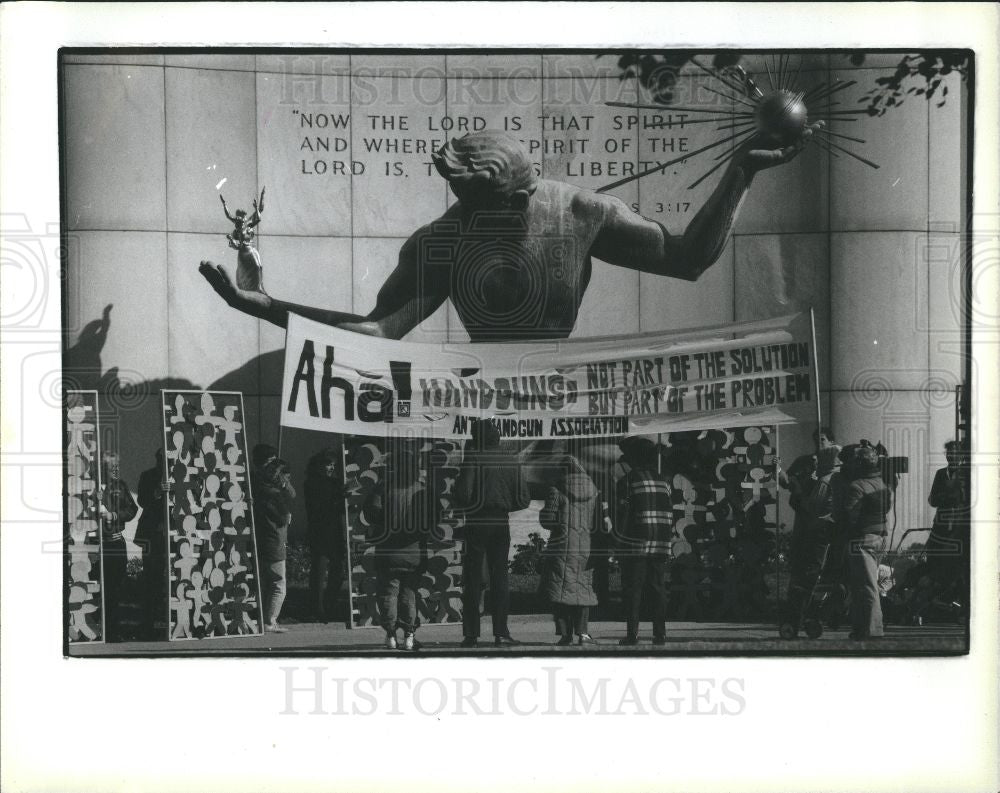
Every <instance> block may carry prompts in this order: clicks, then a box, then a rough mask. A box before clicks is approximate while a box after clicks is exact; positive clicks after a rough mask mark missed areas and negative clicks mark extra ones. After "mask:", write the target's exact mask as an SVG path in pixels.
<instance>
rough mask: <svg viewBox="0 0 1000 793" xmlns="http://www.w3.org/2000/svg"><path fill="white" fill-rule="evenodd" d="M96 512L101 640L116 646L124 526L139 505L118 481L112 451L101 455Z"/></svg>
mask: <svg viewBox="0 0 1000 793" xmlns="http://www.w3.org/2000/svg"><path fill="white" fill-rule="evenodd" d="M97 512H98V515H99V516H100V519H101V531H102V537H101V545H102V548H101V559H102V560H103V563H104V576H103V577H104V619H105V636H106V637H107V641H109V642H120V641H121V640H122V635H121V619H120V615H121V591H122V584H123V583H124V582H125V571H126V569H127V566H128V553H127V551H126V550H125V524H126V523H128V522H129V521H131V520H133V519H134V518H135V516H136V515H137V514H139V505H138V504H136V503H135V499H134V498H132V493H131V492H130V491H129V486H128V484H127V483H126V482H125V480H124V479H122V478H121V472H120V469H119V461H118V455H117V453H115V452H112V451H106V452H103V453H102V454H101V489H100V490H99V491H98V493H97Z"/></svg>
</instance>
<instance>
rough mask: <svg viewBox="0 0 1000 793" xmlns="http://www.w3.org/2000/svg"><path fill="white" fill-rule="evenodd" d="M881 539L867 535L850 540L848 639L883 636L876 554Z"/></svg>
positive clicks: (848, 561)
mask: <svg viewBox="0 0 1000 793" xmlns="http://www.w3.org/2000/svg"><path fill="white" fill-rule="evenodd" d="M882 543H883V540H882V537H881V536H879V535H873V534H868V535H865V536H864V537H862V538H858V539H854V540H851V542H850V547H849V552H848V558H847V566H848V575H849V577H850V582H851V635H852V636H853V637H855V638H859V639H863V638H868V637H873V636H874V637H878V636H882V634H883V627H882V606H881V604H880V603H879V595H878V554H879V553H880V552H881V548H882Z"/></svg>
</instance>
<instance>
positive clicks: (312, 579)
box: [309, 550, 330, 622]
mask: <svg viewBox="0 0 1000 793" xmlns="http://www.w3.org/2000/svg"><path fill="white" fill-rule="evenodd" d="M310 556H311V558H310V564H309V600H310V602H311V605H312V611H313V614H314V616H315V617H316V619H317V620H319V621H320V622H327V621H328V620H329V619H330V612H329V611H328V610H327V607H326V589H327V582H328V578H329V570H330V558H329V557H328V556H326V555H325V554H323V553H322V552H320V551H316V550H314V551H313V552H312V554H311V555H310Z"/></svg>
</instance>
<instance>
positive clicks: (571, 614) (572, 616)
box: [552, 603, 590, 636]
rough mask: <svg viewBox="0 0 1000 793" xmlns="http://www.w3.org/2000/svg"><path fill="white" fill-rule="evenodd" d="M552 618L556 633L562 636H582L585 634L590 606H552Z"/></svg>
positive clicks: (556, 604) (554, 604)
mask: <svg viewBox="0 0 1000 793" xmlns="http://www.w3.org/2000/svg"><path fill="white" fill-rule="evenodd" d="M552 616H553V617H554V618H555V621H556V633H558V634H560V635H562V636H572V635H573V634H574V633H575V634H576V635H577V636H582V635H583V634H585V633H586V632H587V623H588V619H589V617H590V606H568V605H566V604H565V603H553V604H552Z"/></svg>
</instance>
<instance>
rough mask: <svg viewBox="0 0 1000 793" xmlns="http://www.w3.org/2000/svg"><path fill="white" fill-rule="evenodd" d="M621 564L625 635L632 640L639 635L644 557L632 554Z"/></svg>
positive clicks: (644, 568) (643, 581)
mask: <svg viewBox="0 0 1000 793" xmlns="http://www.w3.org/2000/svg"><path fill="white" fill-rule="evenodd" d="M621 562H622V574H623V576H624V579H625V614H626V617H625V633H626V634H627V635H628V636H629V637H630V638H634V637H636V636H638V635H639V616H640V614H639V610H640V608H641V606H642V590H643V589H644V588H645V585H646V557H645V556H641V555H638V554H634V553H633V554H629V555H626V556H623V557H622V560H621Z"/></svg>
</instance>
